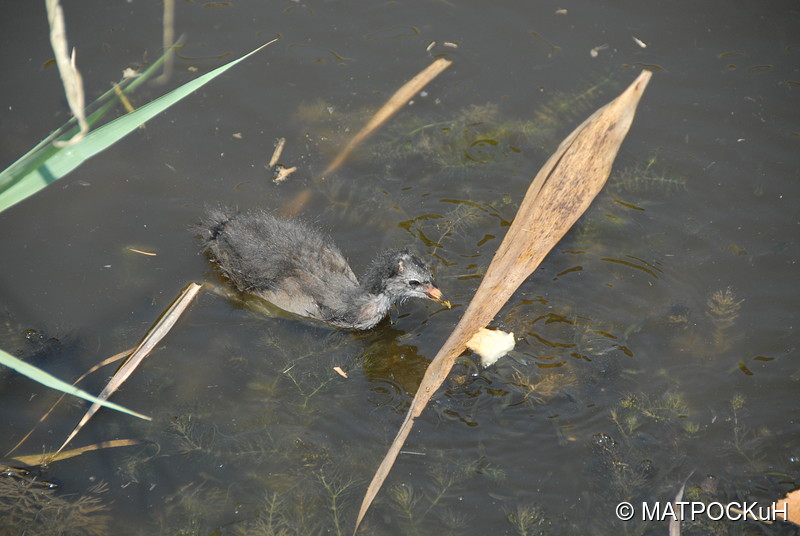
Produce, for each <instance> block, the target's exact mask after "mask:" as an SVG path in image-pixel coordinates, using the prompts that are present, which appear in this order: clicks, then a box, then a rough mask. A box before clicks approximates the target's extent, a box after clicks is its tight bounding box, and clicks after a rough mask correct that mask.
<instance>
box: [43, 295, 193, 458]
mask: <svg viewBox="0 0 800 536" xmlns="http://www.w3.org/2000/svg"><path fill="white" fill-rule="evenodd" d="M201 288H202V287H201V286H200V285H198V284H197V283H189V285H187V286H186V288H184V289H183V291H182V292H181V294H180V296H178V298H177V299H176V300H175V301H174V302H172V305H170V306H169V308H168V309H167V310H166V311H165V312H164V314H163V315H162V316H161V318H159V319H158V321H157V322H156V323H155V325H154V326H153V327H152V328H150V331H148V332H147V335H145V337H144V338H143V339H142V342H140V343H139V345H138V346H137V347H136V349H135V350H134V351H133V354H131V356H130V357H129V358H128V359H126V360H125V362H124V363H123V364H122V366H121V367H120V368H119V370H118V371H117V373H116V374H114V377H113V378H111V380H109V382H108V384H106V386H105V388H104V389H103V391H102V392H101V393H100V394H99V395H97V398H100V399H102V400H106V399H107V398H108V397H110V396H111V395H112V394H114V392H115V391H116V390H117V389H119V387H120V385H122V384H123V383H124V382H125V380H127V379H128V378H129V377H130V375H131V374H133V371H134V370H136V367H138V366H139V364H140V363H141V362H142V361H143V360H144V358H145V357H147V356H148V355H149V354H150V352H151V351H152V350H153V348H155V347H156V345H157V344H158V343H159V342H160V341H161V339H163V338H164V336H165V335H166V334H167V333H169V330H170V329H172V326H174V325H175V322H177V321H178V318H180V316H181V314H183V311H184V310H185V309H186V308H187V307H188V306H189V303H190V302H191V301H192V299H194V297H195V296H196V295H197V293H198V292H199V291H200V289H201ZM98 409H100V405H99V404H92V406H91V407H90V408H89V409H88V410H87V411H86V414H85V415H84V416H83V418H82V419H81V421H80V422H79V423H78V425H77V426H76V427H75V429H74V430H72V433H71V434H69V437H68V438H67V440H66V441H64V444H63V445H61V447H59V449H58V451H56V454H58V453H59V452H61V451H62V450H63V448H64V447H65V446H67V443H69V442H70V441H72V438H73V437H75V435H76V434H77V433H78V432H79V431H80V429H81V428H83V425H84V424H86V423H87V422H88V421H89V419H91V418H92V415H94V414H95V413H96V412H97V410H98Z"/></svg>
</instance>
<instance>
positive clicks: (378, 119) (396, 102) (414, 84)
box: [322, 58, 453, 177]
mask: <svg viewBox="0 0 800 536" xmlns="http://www.w3.org/2000/svg"><path fill="white" fill-rule="evenodd" d="M452 63H453V62H452V61H450V60H446V59H444V58H439V59H437V60H436V61H434V62H433V63H431V64H430V65H428V67H426V68H425V69H424V70H422V71H421V72H420V73H419V74H417V76H415V77H414V78H412V79H411V80H409V81H408V82H406V83H405V84H404V85H403V87H401V88H400V89H398V90H397V91H396V92H395V93H394V95H392V96H391V98H390V99H389V100H388V101H386V104H384V105H383V106H382V107H381V109H380V110H378V112H377V113H376V114H375V115H374V116H372V119H370V120H369V122H368V123H367V124H366V125H365V126H364V128H362V129H361V130H360V131H359V132H358V134H356V135H355V136H354V137H353V139H352V140H350V142H349V143H348V144H347V145H346V146H345V148H344V149H342V150H341V151H340V152H339V154H338V155H336V158H334V159H333V161H332V162H331V163H330V164H329V165H328V167H327V168H326V169H325V171H323V172H322V176H323V177H324V176H325V175H328V174H329V173H333V172H334V171H336V170H337V169H339V166H341V165H342V163H344V161H345V160H346V159H347V157H348V156H349V155H350V153H351V152H353V149H355V148H356V147H358V145H359V144H360V143H361V142H363V141H364V140H365V139H367V137H369V135H370V134H372V133H373V132H375V130H377V129H378V127H380V126H381V125H382V124H383V123H385V122H386V121H388V120H389V119H390V118H391V117H392V116H393V115H394V114H396V113H397V112H398V110H400V108H402V107H403V106H405V104H406V103H407V102H408V101H409V100H411V98H412V97H413V96H414V95H416V94H417V93H418V92H419V91H420V90H422V88H424V87H425V86H426V85H427V84H428V82H430V81H431V80H433V79H434V78H436V77H437V76H439V74H440V73H441V72H442V71H444V70H445V69H447V68H448V67H450V65H451V64H452Z"/></svg>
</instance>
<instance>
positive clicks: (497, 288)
mask: <svg viewBox="0 0 800 536" xmlns="http://www.w3.org/2000/svg"><path fill="white" fill-rule="evenodd" d="M651 76H652V73H651V72H649V71H642V73H641V74H640V75H639V76H638V77H637V78H636V80H635V81H634V82H633V83H632V84H631V85H630V86H629V87H628V88H627V89H626V90H625V91H624V92H623V93H622V94H621V95H620V96H619V97H617V98H616V99H614V100H613V101H611V102H610V103H608V104H607V105H605V106H603V107H602V108H600V109H599V110H597V111H596V112H595V113H594V114H592V115H591V116H590V117H589V118H588V119H587V120H586V121H584V122H583V123H582V124H581V125H580V126H579V127H578V128H576V129H575V130H574V131H573V132H572V133H571V134H570V135H569V136H567V138H566V139H565V140H564V141H563V142H561V145H559V147H558V149H557V150H556V152H555V153H554V154H553V155H552V156H551V157H550V159H549V160H547V162H546V163H545V164H544V166H543V167H542V169H541V170H540V171H539V173H538V174H537V175H536V178H534V180H533V182H532V183H531V185H530V187H529V188H528V192H527V193H526V194H525V199H524V200H523V201H522V205H521V206H520V208H519V211H518V212H517V216H516V218H515V219H514V222H513V223H512V225H511V227H510V228H509V230H508V233H507V234H506V237H505V239H503V242H502V243H501V244H500V247H499V248H498V250H497V252H496V253H495V256H494V259H492V263H491V264H490V265H489V268H488V270H487V271H486V275H485V276H484V278H483V280H482V281H481V284H480V286H479V287H478V290H477V292H476V293H475V297H474V298H473V299H472V301H471V302H470V304H469V307H467V310H466V311H465V312H464V316H463V317H462V318H461V320H460V321H459V323H458V325H457V326H456V327H455V329H454V330H453V332H452V333H451V334H450V337H448V339H447V341H446V342H445V343H444V345H443V346H442V348H441V349H440V350H439V353H437V354H436V357H435V358H434V359H433V361H432V362H431V364H430V365H429V366H428V369H427V370H426V371H425V376H424V377H423V378H422V382H421V383H420V386H419V389H418V390H417V394H416V396H415V397H414V401H413V402H412V404H411V408H410V409H409V411H408V414H407V415H406V418H405V420H404V421H403V424H402V425H401V427H400V430H399V431H398V432H397V436H396V437H395V439H394V441H393V442H392V445H391V446H390V447H389V451H388V452H387V453H386V456H385V457H384V459H383V461H382V462H381V464H380V466H379V467H378V470H377V471H376V472H375V475H374V476H373V478H372V482H371V483H370V485H369V487H368V488H367V492H366V494H365V496H364V499H363V501H362V503H361V509H360V511H359V513H358V519H357V520H356V527H355V530H354V533H355V532H357V531H358V526H359V524H360V523H361V521H362V519H363V518H364V515H365V514H366V512H367V509H368V508H369V506H370V504H372V501H373V500H374V499H375V496H376V495H377V494H378V491H379V490H380V488H381V486H382V485H383V482H384V480H385V479H386V477H387V475H388V474H389V471H390V470H391V468H392V465H394V461H395V459H396V458H397V455H398V454H399V452H400V449H401V448H402V446H403V444H404V443H405V440H406V438H407V437H408V434H409V432H410V431H411V427H412V426H413V424H414V419H416V418H417V417H418V416H419V415H420V414H421V413H422V410H423V409H424V408H425V406H426V405H427V403H428V401H429V400H430V398H431V396H433V394H434V393H435V392H436V390H437V389H438V388H439V387H440V386H441V385H442V382H444V380H445V378H446V377H447V374H448V373H449V372H450V369H451V368H452V367H453V363H455V360H456V358H457V357H458V356H459V355H460V354H461V352H463V351H464V349H465V348H466V343H467V341H468V340H469V339H470V338H471V337H472V336H473V335H474V334H475V333H476V332H477V331H478V330H479V329H480V328H482V327H484V326H486V325H487V324H488V323H489V322H490V321H491V320H492V318H494V316H495V315H496V314H497V312H498V311H499V310H500V309H501V308H502V307H503V305H505V303H506V302H507V301H508V299H509V298H510V297H511V295H512V294H513V293H514V292H515V291H516V290H517V288H518V287H519V286H520V285H521V284H522V282H523V281H525V279H527V278H528V276H530V274H532V273H533V271H534V270H535V269H536V267H537V266H539V263H541V261H542V260H543V259H544V257H545V256H546V255H547V253H549V251H550V250H551V249H552V248H553V246H555V245H556V243H558V241H559V240H561V238H562V237H563V236H564V235H565V234H566V232H567V231H568V230H569V229H570V228H571V227H572V226H573V224H574V223H575V222H576V221H577V220H578V218H579V217H580V216H581V215H582V214H583V213H584V211H585V210H586V209H587V208H588V207H589V204H590V203H591V202H592V200H593V199H594V198H595V196H596V195H597V194H598V193H599V192H600V190H601V189H602V187H603V185H604V184H605V182H606V180H607V179H608V175H609V173H610V172H611V165H612V163H613V162H614V158H615V157H616V155H617V151H618V150H619V147H620V145H621V144H622V140H623V139H624V138H625V135H626V134H627V132H628V129H629V128H630V125H631V122H632V121H633V116H634V114H635V113H636V106H637V104H638V103H639V100H640V99H641V97H642V94H643V93H644V89H645V87H646V86H647V83H648V81H649V80H650V77H651Z"/></svg>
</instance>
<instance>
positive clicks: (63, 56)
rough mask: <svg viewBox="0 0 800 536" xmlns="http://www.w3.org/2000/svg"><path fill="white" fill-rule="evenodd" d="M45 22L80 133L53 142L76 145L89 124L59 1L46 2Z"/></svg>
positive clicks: (62, 145) (73, 50)
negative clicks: (64, 139)
mask: <svg viewBox="0 0 800 536" xmlns="http://www.w3.org/2000/svg"><path fill="white" fill-rule="evenodd" d="M45 7H46V8H47V21H48V22H49V23H50V45H51V46H52V47H53V53H54V54H55V57H56V65H57V66H58V73H59V74H60V75H61V81H62V82H63V84H64V95H65V96H66V97H67V104H69V109H70V111H71V112H72V115H74V116H75V119H77V120H78V125H80V128H81V129H80V132H78V134H76V135H75V137H73V138H72V139H71V140H69V141H67V142H59V141H57V142H55V143H54V145H55V146H56V147H65V146H67V145H72V144H74V143H78V142H79V141H80V140H82V139H83V137H84V136H85V135H86V133H87V132H89V124H88V123H87V122H86V115H85V114H84V108H85V97H84V93H83V78H82V77H81V73H80V71H78V66H77V64H76V60H75V49H74V48H73V49H72V57H70V55H69V53H68V52H67V49H68V47H67V27H66V25H65V24H64V10H62V9H61V3H60V2H59V0H46V2H45Z"/></svg>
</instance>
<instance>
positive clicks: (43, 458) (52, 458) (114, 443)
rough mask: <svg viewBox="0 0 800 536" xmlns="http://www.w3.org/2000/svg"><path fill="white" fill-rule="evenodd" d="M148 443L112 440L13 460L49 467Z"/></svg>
mask: <svg viewBox="0 0 800 536" xmlns="http://www.w3.org/2000/svg"><path fill="white" fill-rule="evenodd" d="M145 443H147V441H143V440H141V439H112V440H111V441H101V442H100V443H95V444H93V445H86V446H85V447H79V448H77V449H70V450H64V451H61V452H58V453H55V454H32V455H30V456H15V457H14V458H11V459H12V460H15V461H17V462H19V463H22V464H25V465H30V466H36V465H47V464H50V463H53V462H57V461H60V460H66V459H68V458H74V457H75V456H80V455H81V454H85V453H87V452H91V451H93V450H101V449H111V448H115V447H133V446H136V445H144V444H145Z"/></svg>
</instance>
